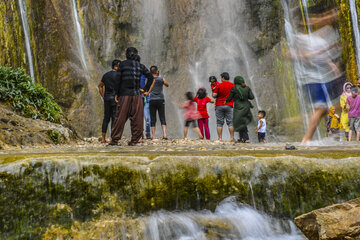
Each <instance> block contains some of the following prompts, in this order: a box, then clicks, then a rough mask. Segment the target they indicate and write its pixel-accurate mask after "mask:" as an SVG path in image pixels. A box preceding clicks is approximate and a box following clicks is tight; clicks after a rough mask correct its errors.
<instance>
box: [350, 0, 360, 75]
mask: <svg viewBox="0 0 360 240" xmlns="http://www.w3.org/2000/svg"><path fill="white" fill-rule="evenodd" d="M349 4H350V13H351V22H352V25H353V31H354V40H355V51H356V63H357V70H358V74H360V33H359V23H358V14H357V10H356V3H355V0H349Z"/></svg>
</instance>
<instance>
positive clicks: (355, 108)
mask: <svg viewBox="0 0 360 240" xmlns="http://www.w3.org/2000/svg"><path fill="white" fill-rule="evenodd" d="M359 91H360V78H358V79H357V86H353V85H352V84H351V83H350V82H347V83H345V84H344V87H343V94H342V95H341V97H340V106H341V115H340V116H339V115H338V114H336V108H335V106H332V107H330V109H329V114H328V115H327V117H326V128H327V133H328V135H329V136H333V135H335V136H336V135H338V134H339V133H340V131H341V130H344V132H345V137H346V139H347V140H348V141H351V140H352V137H353V134H354V133H356V140H357V141H359V140H360V95H359Z"/></svg>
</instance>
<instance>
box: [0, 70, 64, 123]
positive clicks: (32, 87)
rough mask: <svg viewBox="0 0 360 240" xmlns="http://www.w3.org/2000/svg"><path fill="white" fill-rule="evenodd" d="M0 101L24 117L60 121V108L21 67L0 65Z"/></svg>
mask: <svg viewBox="0 0 360 240" xmlns="http://www.w3.org/2000/svg"><path fill="white" fill-rule="evenodd" d="M0 101H5V102H9V103H10V104H11V106H12V107H13V108H14V109H15V110H16V111H18V112H20V113H21V114H22V115H24V116H25V117H31V118H33V119H42V120H46V121H51V122H55V123H59V122H60V118H61V115H62V114H61V108H60V107H59V105H58V104H57V103H55V102H54V98H53V96H52V95H51V94H50V93H49V92H48V91H47V90H46V89H45V88H44V87H43V86H41V84H38V83H36V84H34V83H32V79H31V78H30V76H28V75H27V74H26V73H25V72H24V70H23V69H17V70H15V69H13V68H11V67H4V66H0Z"/></svg>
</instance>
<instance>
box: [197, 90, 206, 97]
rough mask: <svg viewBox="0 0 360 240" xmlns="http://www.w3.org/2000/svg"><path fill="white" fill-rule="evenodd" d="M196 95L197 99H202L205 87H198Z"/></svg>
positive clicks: (204, 95)
mask: <svg viewBox="0 0 360 240" xmlns="http://www.w3.org/2000/svg"><path fill="white" fill-rule="evenodd" d="M197 95H198V98H199V99H203V98H205V97H206V95H207V94H206V89H205V88H199V90H198V91H197Z"/></svg>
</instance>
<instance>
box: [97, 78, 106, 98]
mask: <svg viewBox="0 0 360 240" xmlns="http://www.w3.org/2000/svg"><path fill="white" fill-rule="evenodd" d="M104 86H105V84H104V83H103V82H100V83H99V85H98V87H99V93H100V96H101V97H102V98H104Z"/></svg>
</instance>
